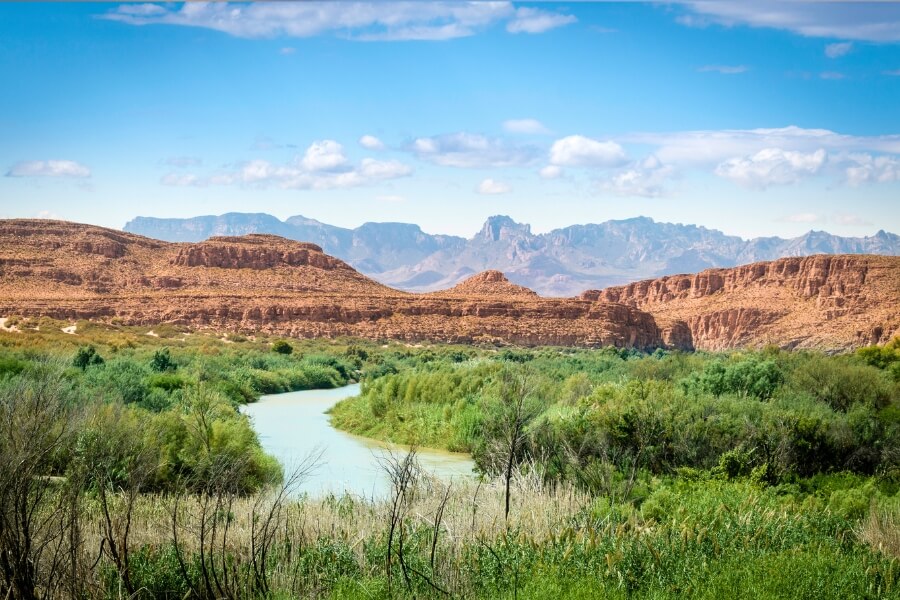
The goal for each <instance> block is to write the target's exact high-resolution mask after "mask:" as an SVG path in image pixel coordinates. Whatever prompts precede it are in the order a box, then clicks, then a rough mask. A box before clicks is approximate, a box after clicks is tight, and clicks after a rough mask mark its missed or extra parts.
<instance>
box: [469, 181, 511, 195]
mask: <svg viewBox="0 0 900 600" xmlns="http://www.w3.org/2000/svg"><path fill="white" fill-rule="evenodd" d="M476 191H477V192H478V193H479V194H508V193H509V192H510V191H512V188H510V187H509V185H507V184H505V183H503V182H502V181H496V180H494V179H490V178H488V179H485V180H484V181H482V182H481V183H479V184H478V187H477V188H476Z"/></svg>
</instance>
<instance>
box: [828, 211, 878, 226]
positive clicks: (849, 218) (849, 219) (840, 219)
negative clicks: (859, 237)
mask: <svg viewBox="0 0 900 600" xmlns="http://www.w3.org/2000/svg"><path fill="white" fill-rule="evenodd" d="M833 221H834V222H835V223H837V224H838V225H849V226H856V227H868V226H870V225H872V221H869V220H868V219H864V218H863V217H861V216H859V215H851V214H840V215H835V216H834V218H833Z"/></svg>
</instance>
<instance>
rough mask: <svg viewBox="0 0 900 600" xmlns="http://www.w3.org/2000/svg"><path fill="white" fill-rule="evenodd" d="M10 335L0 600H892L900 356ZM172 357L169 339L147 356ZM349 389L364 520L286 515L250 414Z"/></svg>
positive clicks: (46, 331) (3, 379) (27, 330)
mask: <svg viewBox="0 0 900 600" xmlns="http://www.w3.org/2000/svg"><path fill="white" fill-rule="evenodd" d="M16 322H17V323H18V324H19V325H21V330H22V331H21V332H12V333H0V456H2V458H3V460H2V461H0V596H3V597H10V598H24V599H28V600H31V599H38V598H64V597H65V598H74V597H79V598H122V597H131V598H172V599H176V598H177V599H182V598H190V597H193V598H204V599H206V598H208V599H213V598H234V599H237V598H297V597H309V598H324V597H335V598H395V597H404V598H444V597H458V598H476V597H500V598H547V597H560V598H618V597H622V598H626V597H627V598H669V597H673V596H678V597H687V598H723V597H727V598H810V599H812V598H816V599H818V598H900V538H898V536H897V532H898V531H900V495H898V487H900V473H898V463H900V461H898V457H900V445H898V444H900V404H898V398H900V396H898V378H897V372H896V369H895V365H896V364H898V361H897V358H896V357H897V354H898V352H900V342H895V343H892V344H890V345H888V346H886V347H883V348H877V349H864V350H862V351H860V352H859V353H857V354H856V355H847V356H834V357H831V356H824V355H821V354H816V353H786V352H781V351H778V350H776V349H766V350H763V351H754V352H740V353H737V352H736V353H730V354H715V355H712V354H710V355H707V354H702V353H697V354H681V353H665V352H657V353H654V354H651V355H642V354H638V353H634V352H628V351H617V350H602V351H580V350H560V349H533V350H526V349H494V348H463V347H441V346H438V347H428V348H414V347H409V346H405V345H401V344H382V345H380V344H374V343H369V342H360V341H352V340H347V341H338V342H303V341H297V340H292V341H291V342H290V344H288V345H287V347H290V348H291V351H290V352H287V351H286V346H285V345H284V344H278V345H277V346H276V343H277V342H278V341H279V340H270V339H265V338H258V339H256V338H254V339H249V338H246V337H241V336H234V335H231V336H224V337H223V336H214V335H207V334H199V333H191V332H186V331H180V330H178V329H176V328H171V329H169V330H166V329H164V328H162V327H160V328H157V331H155V332H154V333H155V334H156V336H148V335H146V332H144V331H140V330H135V329H129V328H122V327H115V326H99V325H95V324H90V323H79V324H78V329H77V331H78V335H77V336H73V335H70V334H63V333H57V332H58V331H59V330H60V329H61V327H62V326H64V325H65V324H64V323H55V322H51V321H48V320H43V321H40V322H38V323H37V324H35V323H31V325H34V326H35V327H40V329H34V328H33V327H29V322H27V321H21V320H19V321H16ZM157 336H159V337H157ZM360 379H361V380H362V382H363V393H362V395H361V396H360V397H358V398H355V399H351V400H348V401H345V402H344V403H342V404H340V405H338V406H337V407H336V408H335V410H334V413H333V415H332V418H333V421H334V422H335V423H336V424H338V425H339V426H341V427H344V428H347V429H350V430H353V431H355V432H358V433H363V434H365V435H370V436H373V437H380V438H383V439H393V440H394V441H401V442H408V443H413V444H422V445H430V446H438V447H444V448H449V449H454V450H464V451H469V452H472V453H473V456H474V457H475V459H476V463H477V465H478V469H479V471H480V472H481V475H482V477H483V478H482V479H475V478H473V479H472V480H467V481H455V482H452V483H450V484H447V483H446V482H439V481H433V480H430V479H428V478H427V477H425V476H423V475H422V474H421V473H420V471H419V469H418V466H417V463H416V461H415V453H412V454H408V455H396V456H395V455H388V456H385V457H384V459H383V466H384V469H385V470H386V472H387V474H388V477H389V479H390V481H392V483H393V489H392V491H391V493H390V494H389V495H388V496H387V497H385V498H382V499H379V500H376V501H371V500H369V501H366V500H361V499H358V498H354V497H350V496H344V497H333V496H329V497H316V498H309V497H307V498H296V497H293V496H292V495H291V494H290V491H291V489H292V487H293V486H294V485H295V484H296V483H298V480H299V479H302V477H303V476H304V473H305V471H304V469H308V468H311V467H312V466H313V464H314V463H315V457H310V458H309V460H308V461H307V462H306V463H304V464H303V465H301V468H300V471H299V472H297V473H288V474H283V473H282V472H281V467H280V466H279V465H278V464H277V462H275V461H274V460H273V459H272V458H271V457H269V456H267V455H266V454H265V453H264V452H263V451H262V449H261V446H260V444H259V441H258V439H257V437H256V434H255V433H254V431H253V429H252V428H251V426H250V423H249V422H248V420H247V419H246V418H245V417H244V416H243V415H241V413H240V412H239V410H238V407H239V405H240V404H241V403H243V402H246V401H252V400H254V399H255V398H256V397H258V395H260V394H263V393H273V392H279V391H288V390H294V389H306V388H309V387H333V386H336V385H342V384H344V383H347V382H348V381H351V380H360Z"/></svg>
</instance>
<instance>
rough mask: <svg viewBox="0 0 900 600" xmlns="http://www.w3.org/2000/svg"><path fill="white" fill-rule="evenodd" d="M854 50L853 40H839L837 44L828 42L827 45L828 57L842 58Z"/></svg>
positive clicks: (826, 54) (826, 53)
mask: <svg viewBox="0 0 900 600" xmlns="http://www.w3.org/2000/svg"><path fill="white" fill-rule="evenodd" d="M851 50H853V43H852V42H838V43H836V44H828V45H827V46H825V56H827V57H828V58H840V57H842V56H845V55H846V54H849V53H850V51H851Z"/></svg>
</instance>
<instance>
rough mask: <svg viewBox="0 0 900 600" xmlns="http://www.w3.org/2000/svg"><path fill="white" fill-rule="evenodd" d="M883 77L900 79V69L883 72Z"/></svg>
mask: <svg viewBox="0 0 900 600" xmlns="http://www.w3.org/2000/svg"><path fill="white" fill-rule="evenodd" d="M881 74H882V75H888V76H889V77H900V69H894V70H893V71H882V72H881Z"/></svg>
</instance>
